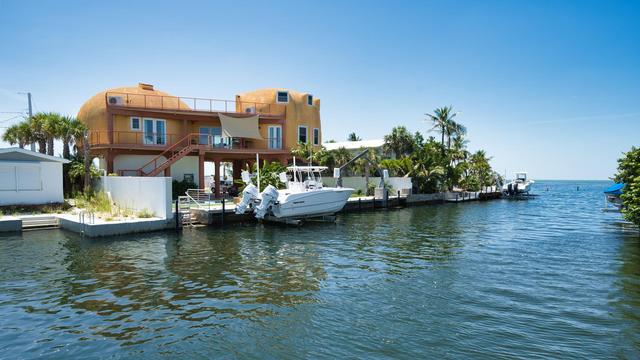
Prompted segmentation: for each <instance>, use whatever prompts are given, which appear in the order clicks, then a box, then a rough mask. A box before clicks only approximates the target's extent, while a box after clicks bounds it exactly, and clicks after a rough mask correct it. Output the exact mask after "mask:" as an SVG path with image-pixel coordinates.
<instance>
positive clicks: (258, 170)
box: [256, 153, 260, 191]
mask: <svg viewBox="0 0 640 360" xmlns="http://www.w3.org/2000/svg"><path fill="white" fill-rule="evenodd" d="M256 172H257V173H258V191H260V155H259V154H257V153H256Z"/></svg>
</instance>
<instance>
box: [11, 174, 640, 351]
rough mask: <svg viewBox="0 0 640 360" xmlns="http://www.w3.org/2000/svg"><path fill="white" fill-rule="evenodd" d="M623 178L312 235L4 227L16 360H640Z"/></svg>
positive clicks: (639, 271)
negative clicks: (84, 235) (617, 194)
mask: <svg viewBox="0 0 640 360" xmlns="http://www.w3.org/2000/svg"><path fill="white" fill-rule="evenodd" d="M607 185H608V183H607V182H538V183H537V184H536V192H537V193H538V194H540V196H539V197H537V198H536V199H534V200H529V201H506V200H498V201H491V202H484V203H480V202H477V203H468V204H448V205H441V206H427V207H416V208H408V209H402V210H394V211H386V212H385V211H381V212H369V213H358V214H346V215H340V216H339V218H338V222H337V224H336V225H333V224H324V225H310V226H305V227H303V228H301V229H297V228H284V227H279V226H262V225H258V226H256V225H246V226H234V227H228V228H226V229H224V230H213V229H211V230H207V229H195V230H185V231H184V232H183V233H182V234H176V233H173V232H169V233H153V234H145V235H137V236H131V237H126V238H122V237H120V238H110V239H99V240H89V239H81V238H80V237H79V236H77V235H75V234H72V233H67V232H64V231H37V232H27V233H24V234H22V235H18V236H6V235H4V236H2V237H0V270H1V271H0V358H35V357H45V358H83V359H89V358H157V357H166V358H265V359H293V358H314V359H315V358H400V359H413V358H427V357H428V358H463V357H465V358H500V357H507V358H513V357H518V358H638V357H639V356H640V240H639V237H638V232H637V230H631V229H627V228H625V227H623V226H621V225H620V224H619V223H618V222H619V214H612V213H603V212H602V211H601V208H602V204H603V199H602V193H601V192H602V189H603V188H605V187H606V186H607ZM576 186H580V191H576ZM547 188H548V191H545V190H546V189H547Z"/></svg>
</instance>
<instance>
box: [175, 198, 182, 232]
mask: <svg viewBox="0 0 640 360" xmlns="http://www.w3.org/2000/svg"><path fill="white" fill-rule="evenodd" d="M181 223H182V219H181V218H180V200H176V230H179V229H180V224H181Z"/></svg>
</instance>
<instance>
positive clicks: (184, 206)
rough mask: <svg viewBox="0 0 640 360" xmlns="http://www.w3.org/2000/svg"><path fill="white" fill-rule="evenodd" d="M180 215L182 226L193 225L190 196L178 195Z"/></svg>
mask: <svg viewBox="0 0 640 360" xmlns="http://www.w3.org/2000/svg"><path fill="white" fill-rule="evenodd" d="M177 215H178V216H180V221H181V222H182V226H184V225H187V226H193V217H192V216H191V198H190V197H189V196H178V214H177Z"/></svg>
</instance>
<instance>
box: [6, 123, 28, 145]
mask: <svg viewBox="0 0 640 360" xmlns="http://www.w3.org/2000/svg"><path fill="white" fill-rule="evenodd" d="M19 131H20V129H19V126H18V124H15V125H11V126H9V127H8V128H7V130H5V132H4V134H2V141H5V142H8V143H9V145H11V146H13V145H15V144H18V146H19V147H20V148H21V149H24V145H25V143H24V142H23V141H22V139H21V138H20V137H19Z"/></svg>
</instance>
